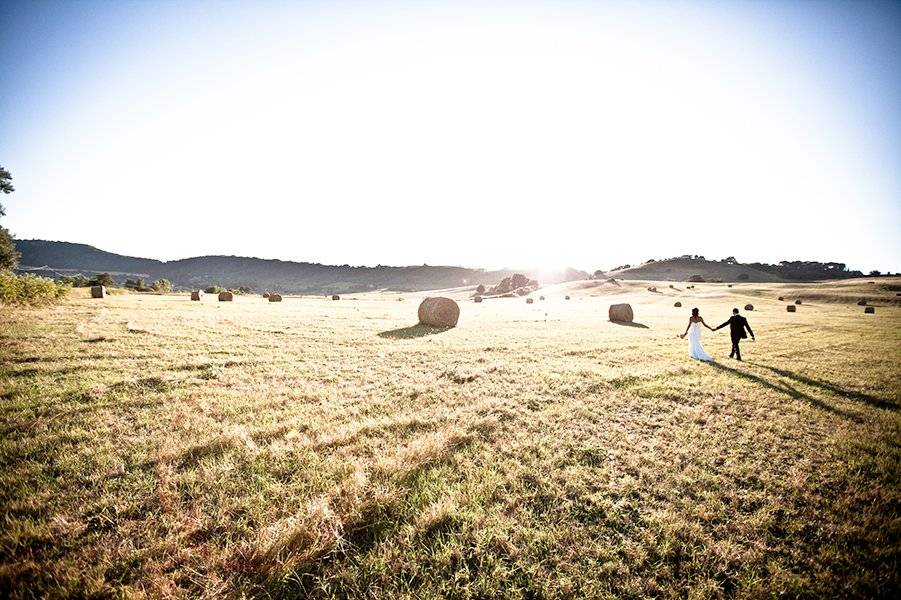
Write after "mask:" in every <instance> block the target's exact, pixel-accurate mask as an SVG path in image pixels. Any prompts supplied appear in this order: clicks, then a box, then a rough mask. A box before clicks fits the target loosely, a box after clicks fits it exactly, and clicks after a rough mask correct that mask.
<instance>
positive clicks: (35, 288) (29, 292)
mask: <svg viewBox="0 0 901 600" xmlns="http://www.w3.org/2000/svg"><path fill="white" fill-rule="evenodd" d="M70 289H71V288H70V287H69V286H68V285H66V284H62V283H57V282H55V281H53V280H52V279H48V278H46V277H37V276H35V275H31V274H27V273H26V274H25V275H16V274H15V273H12V272H10V271H0V304H10V305H31V306H37V305H43V304H52V303H54V302H57V301H59V300H61V299H62V298H64V297H65V296H66V294H68V293H69V290H70Z"/></svg>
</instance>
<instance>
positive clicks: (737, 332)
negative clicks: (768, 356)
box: [714, 308, 755, 360]
mask: <svg viewBox="0 0 901 600" xmlns="http://www.w3.org/2000/svg"><path fill="white" fill-rule="evenodd" d="M726 325H728V326H729V333H730V334H731V335H732V352H730V353H729V358H732V357H733V356H734V357H735V358H736V359H737V360H741V350H740V349H739V348H738V343H739V342H740V341H742V339H744V338H747V337H748V335H747V334H746V333H745V328H747V330H748V333H750V334H751V339H752V340H753V339H755V338H754V332H753V331H751V326H750V325H748V320H747V319H746V318H744V317H743V316H741V315H740V314H738V309H737V308H733V309H732V316H731V317H730V318H729V320H728V321H726V322H725V323H723V324H722V325H720V326H719V327H717V328H716V329H714V331H716V330H717V329H722V328H723V327H725V326H726Z"/></svg>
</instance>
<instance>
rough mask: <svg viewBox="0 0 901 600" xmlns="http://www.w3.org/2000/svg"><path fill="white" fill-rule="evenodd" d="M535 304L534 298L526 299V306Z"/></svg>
mask: <svg viewBox="0 0 901 600" xmlns="http://www.w3.org/2000/svg"><path fill="white" fill-rule="evenodd" d="M533 302H535V298H526V304H532V303H533Z"/></svg>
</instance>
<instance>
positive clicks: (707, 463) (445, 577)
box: [0, 282, 901, 598]
mask: <svg viewBox="0 0 901 600" xmlns="http://www.w3.org/2000/svg"><path fill="white" fill-rule="evenodd" d="M657 285H658V288H659V289H660V293H656V294H653V293H650V292H647V291H645V290H644V287H643V286H644V284H629V285H627V286H625V287H624V288H616V289H613V286H609V287H610V288H611V289H610V290H609V293H608V292H607V291H603V290H601V289H600V288H598V287H592V286H588V287H584V288H583V287H581V284H569V286H561V287H559V288H552V289H549V290H547V291H546V292H543V293H546V294H547V295H548V299H547V300H546V301H539V300H537V299H536V301H535V303H534V304H532V305H527V304H526V303H525V301H524V300H522V299H497V300H486V301H485V302H483V303H481V304H474V303H472V302H462V303H461V308H462V316H461V319H460V323H459V326H458V327H457V328H455V329H452V330H448V331H433V330H429V329H427V328H422V327H415V326H414V325H415V322H416V316H415V315H416V308H417V303H418V296H415V295H407V296H400V297H402V298H404V301H397V296H395V295H391V294H371V295H364V296H360V297H358V298H357V299H348V298H343V299H342V300H341V301H339V302H332V301H328V300H324V299H320V298H287V297H286V298H285V300H284V302H282V303H271V304H270V303H267V302H265V301H264V300H262V299H261V298H259V297H236V301H235V302H233V303H219V302H216V300H215V298H214V297H207V298H205V299H204V301H203V302H199V303H198V302H190V301H189V300H188V298H187V296H134V295H117V296H111V297H109V298H107V299H104V300H90V299H86V298H79V297H75V298H72V299H70V300H68V301H66V302H65V303H64V304H62V305H60V306H57V307H52V308H42V309H19V308H8V307H7V308H2V307H0V427H2V436H0V511H2V519H3V526H2V531H0V563H2V566H0V590H2V595H9V596H12V597H25V598H27V597H64V596H78V597H84V596H134V597H141V596H146V597H188V596H191V597H196V596H205V597H262V598H270V597H276V598H278V597H336V598H341V597H367V598H376V597H378V598H383V597H385V598H387V597H417V598H427V597H455V598H488V597H503V598H517V597H519V598H563V597H597V598H606V597H610V598H613V597H624V598H639V597H678V598H711V597H750V598H756V597H771V596H776V595H786V596H789V597H798V596H802V597H814V596H831V597H878V596H883V597H891V596H893V595H895V594H897V593H898V591H899V587H901V571H899V555H901V518H899V517H901V510H899V509H901V485H899V465H901V417H899V405H901V379H899V366H901V308H899V307H898V306H897V305H894V304H891V302H894V300H893V298H894V297H895V296H894V294H893V293H892V294H884V296H885V302H884V304H883V305H879V302H878V301H871V303H875V304H877V306H878V308H877V312H876V314H875V315H865V314H863V308H862V307H858V306H856V305H848V304H826V303H824V304H818V303H816V302H813V303H811V302H807V301H805V303H804V304H803V305H802V306H800V307H799V309H798V313H796V314H790V313H786V311H785V304H786V302H777V301H776V297H777V296H778V295H782V294H785V293H787V292H785V291H784V290H783V289H782V288H781V287H780V286H765V285H753V284H745V285H742V286H735V287H734V288H727V287H726V286H724V285H709V284H699V285H698V289H696V290H694V291H690V290H685V289H684V286H681V285H680V286H678V287H680V288H683V289H676V290H673V289H669V288H668V287H667V284H666V283H665V282H664V283H659V284H657ZM604 289H606V288H604ZM805 289H807V288H805ZM829 289H830V288H829V285H828V284H824V285H823V286H821V287H819V288H817V290H818V293H820V292H823V293H826V292H828V291H829ZM564 293H567V294H571V295H573V299H572V300H569V301H567V300H564V299H563V294H564ZM457 295H458V296H459V297H463V296H465V294H462V293H458V294H457ZM827 295H828V294H827ZM676 299H679V300H681V301H682V302H683V308H681V309H677V308H673V306H672V304H673V301H674V300H676ZM620 301H629V302H631V303H632V305H633V307H634V309H635V314H636V317H635V319H636V322H637V323H638V325H636V326H624V325H617V324H613V323H610V322H608V321H607V306H608V305H609V304H610V303H611V302H620ZM748 301H750V302H753V303H754V305H755V308H756V310H755V311H753V312H751V313H746V316H747V317H748V318H749V320H750V323H751V325H752V327H753V328H754V331H755V333H756V334H757V337H758V341H757V342H754V343H751V342H747V343H745V344H744V345H743V348H744V350H743V351H744V354H745V362H744V363H736V362H733V361H729V360H728V358H726V355H727V354H728V351H729V345H730V343H729V334H728V330H721V331H720V332H718V333H717V334H710V333H709V332H706V331H705V334H704V338H703V340H704V343H705V346H706V348H707V350H708V351H709V352H711V353H712V354H714V355H715V356H716V357H718V358H720V359H721V361H720V363H719V364H714V365H711V364H703V363H699V362H695V361H692V360H690V359H688V358H687V350H686V345H687V342H686V341H684V340H681V339H679V338H677V337H676V336H677V334H679V333H681V332H682V331H684V329H685V325H686V322H687V318H688V311H689V310H690V309H691V307H692V306H698V307H699V308H700V309H701V313H702V315H703V316H704V317H705V318H706V319H707V321H708V323H710V324H711V325H718V324H719V323H721V322H722V321H724V320H725V319H726V318H727V317H728V316H729V314H730V311H731V308H732V307H733V306H743V305H744V304H745V303H746V302H748Z"/></svg>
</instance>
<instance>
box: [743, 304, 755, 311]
mask: <svg viewBox="0 0 901 600" xmlns="http://www.w3.org/2000/svg"><path fill="white" fill-rule="evenodd" d="M745 310H754V305H753V304H745Z"/></svg>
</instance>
